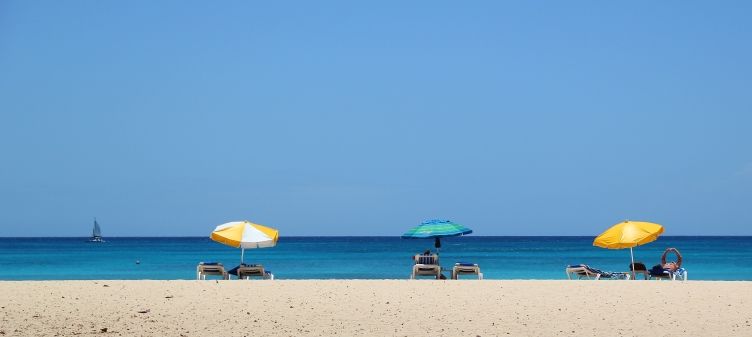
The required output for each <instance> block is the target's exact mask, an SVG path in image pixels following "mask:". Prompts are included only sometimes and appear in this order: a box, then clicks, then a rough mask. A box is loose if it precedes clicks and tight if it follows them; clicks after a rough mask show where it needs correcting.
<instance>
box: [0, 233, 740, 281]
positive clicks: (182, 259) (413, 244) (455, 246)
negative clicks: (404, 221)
mask: <svg viewBox="0 0 752 337" xmlns="http://www.w3.org/2000/svg"><path fill="white" fill-rule="evenodd" d="M105 239H106V240H107V242H106V243H101V244H95V243H87V242H85V239H84V238H0V265H2V266H3V272H2V273H0V279H2V280H57V279H193V278H195V270H196V264H197V263H198V262H200V261H207V262H208V261H218V262H222V263H224V265H225V266H227V267H234V266H235V265H237V264H238V262H239V260H240V250H238V249H234V248H230V247H227V246H223V245H221V244H218V243H215V242H213V241H211V240H209V239H208V238H204V237H200V238H197V237H194V238H105ZM592 240H593V237H482V236H465V237H455V238H447V239H444V240H443V241H442V244H443V246H442V249H441V254H440V256H441V264H442V265H443V266H445V267H450V266H451V265H453V264H454V263H455V262H459V261H463V262H474V263H478V264H480V266H481V269H482V271H483V273H484V275H485V277H486V278H487V279H565V278H566V276H565V274H564V267H565V265H567V264H577V263H587V264H590V265H591V266H594V267H597V268H600V269H603V270H612V271H626V270H627V268H628V265H629V250H628V249H626V250H607V249H601V248H597V247H593V246H592ZM432 246H433V240H405V239H400V238H399V237H283V238H281V239H280V241H279V243H278V245H277V246H276V247H274V248H267V249H252V250H247V251H246V262H249V263H262V264H264V265H265V266H266V268H267V269H270V270H272V272H273V273H274V274H275V275H276V277H277V278H278V279H406V278H407V277H408V276H409V274H410V270H411V265H412V261H411V257H412V255H413V254H415V253H418V252H420V251H422V250H425V249H427V248H432ZM667 247H676V248H678V249H679V250H680V251H681V252H682V255H683V256H684V266H685V268H687V270H688V271H689V278H690V279H694V280H752V237H749V236H747V237H739V236H733V237H670V236H664V237H661V238H659V239H658V240H657V241H655V242H653V243H650V244H647V245H644V246H640V247H637V248H635V260H636V261H642V262H644V263H645V264H646V265H647V266H648V268H650V266H652V265H654V264H657V263H659V262H660V256H661V254H662V253H663V250H664V249H665V248H667ZM137 260H138V261H140V264H136V261H137Z"/></svg>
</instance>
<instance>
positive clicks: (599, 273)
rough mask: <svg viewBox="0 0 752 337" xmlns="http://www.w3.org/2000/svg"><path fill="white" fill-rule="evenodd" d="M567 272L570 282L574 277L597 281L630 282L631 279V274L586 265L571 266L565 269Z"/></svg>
mask: <svg viewBox="0 0 752 337" xmlns="http://www.w3.org/2000/svg"><path fill="white" fill-rule="evenodd" d="M565 272H566V273H567V278H568V279H570V280H571V279H572V277H576V278H577V279H583V278H587V279H595V280H600V279H612V280H629V278H630V276H629V273H621V272H609V271H603V270H600V269H597V268H593V267H590V266H588V265H586V264H575V265H569V266H567V268H566V269H565Z"/></svg>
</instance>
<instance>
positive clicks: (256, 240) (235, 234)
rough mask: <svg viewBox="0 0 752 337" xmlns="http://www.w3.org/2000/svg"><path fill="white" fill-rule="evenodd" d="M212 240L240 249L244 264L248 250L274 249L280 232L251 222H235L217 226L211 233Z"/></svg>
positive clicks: (241, 259)
mask: <svg viewBox="0 0 752 337" xmlns="http://www.w3.org/2000/svg"><path fill="white" fill-rule="evenodd" d="M211 239H212V240H214V241H217V242H219V243H222V244H225V245H228V246H231V247H235V248H240V249H241V255H240V261H241V262H242V261H243V256H244V255H245V250H246V249H253V248H267V247H274V246H275V245H276V244H277V240H278V239H279V231H278V230H276V229H274V228H270V227H266V226H262V225H259V224H255V223H253V222H250V221H233V222H228V223H225V224H221V225H219V226H217V228H215V229H214V231H213V232H212V233H211Z"/></svg>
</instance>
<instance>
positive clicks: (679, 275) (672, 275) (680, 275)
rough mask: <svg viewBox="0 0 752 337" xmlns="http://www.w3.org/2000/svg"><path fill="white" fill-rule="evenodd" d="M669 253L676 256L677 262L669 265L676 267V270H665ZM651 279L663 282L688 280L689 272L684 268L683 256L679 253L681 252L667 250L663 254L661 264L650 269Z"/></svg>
mask: <svg viewBox="0 0 752 337" xmlns="http://www.w3.org/2000/svg"><path fill="white" fill-rule="evenodd" d="M669 253H673V254H676V261H672V262H671V263H669V264H674V265H675V267H676V270H671V269H666V268H664V267H665V266H666V265H667V264H666V257H667V256H668V254H669ZM650 279H651V280H663V279H668V280H672V281H676V280H682V281H686V280H687V270H686V269H684V268H682V255H681V253H679V250H678V249H676V248H667V249H666V251H664V252H663V255H661V264H658V265H655V266H653V268H652V269H650Z"/></svg>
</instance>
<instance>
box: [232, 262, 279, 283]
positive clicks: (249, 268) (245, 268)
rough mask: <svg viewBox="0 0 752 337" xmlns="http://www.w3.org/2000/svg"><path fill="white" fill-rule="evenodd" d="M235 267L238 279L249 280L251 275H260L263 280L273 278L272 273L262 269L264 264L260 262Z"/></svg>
mask: <svg viewBox="0 0 752 337" xmlns="http://www.w3.org/2000/svg"><path fill="white" fill-rule="evenodd" d="M236 269H237V270H236V272H235V275H237V276H238V280H244V279H245V280H250V279H251V277H261V278H262V279H264V280H273V279H274V274H272V273H271V271H268V270H264V266H262V265H260V264H251V265H240V266H238V267H237V268H236Z"/></svg>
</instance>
